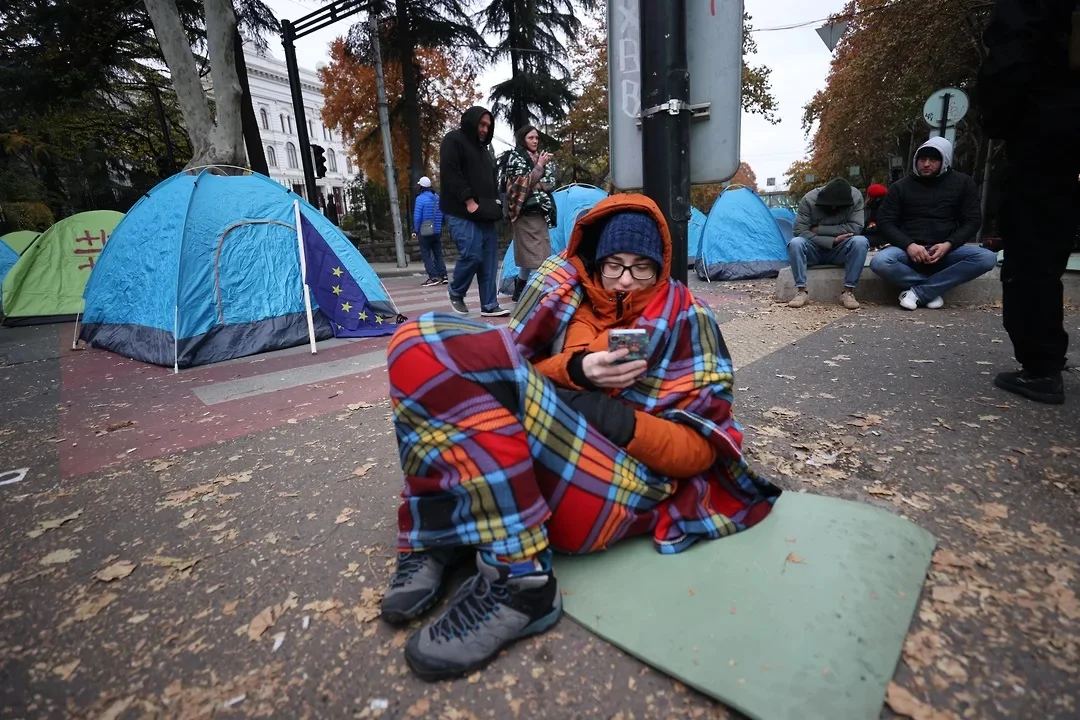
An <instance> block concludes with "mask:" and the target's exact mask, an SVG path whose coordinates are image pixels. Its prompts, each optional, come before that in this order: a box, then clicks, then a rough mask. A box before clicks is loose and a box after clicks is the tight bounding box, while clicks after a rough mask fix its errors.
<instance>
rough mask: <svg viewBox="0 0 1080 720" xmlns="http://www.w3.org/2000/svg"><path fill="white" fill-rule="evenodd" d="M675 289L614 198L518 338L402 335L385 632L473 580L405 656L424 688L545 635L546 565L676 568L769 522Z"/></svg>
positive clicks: (717, 383)
mask: <svg viewBox="0 0 1080 720" xmlns="http://www.w3.org/2000/svg"><path fill="white" fill-rule="evenodd" d="M670 271H671V238H670V235H669V233H668V228H667V223H666V222H665V220H664V217H663V215H662V214H661V213H660V211H659V209H658V208H657V207H656V205H655V204H654V203H653V202H652V201H651V200H649V199H648V198H646V197H644V196H641V195H615V196H612V197H609V198H607V199H605V200H603V201H601V202H600V203H599V204H598V205H597V206H596V207H594V208H593V209H592V210H591V211H590V212H589V213H588V214H587V215H585V216H584V217H583V218H581V219H580V220H579V221H578V222H577V224H576V225H575V227H574V230H573V233H572V236H571V239H570V243H569V246H568V248H567V250H566V251H565V252H563V253H562V254H561V255H559V256H556V257H553V258H550V259H549V260H548V261H547V262H546V263H545V264H544V265H543V266H541V268H540V270H539V273H538V274H537V275H536V276H535V277H534V278H533V280H532V281H531V282H530V284H529V286H528V287H527V289H526V290H525V292H524V293H523V295H522V298H521V302H520V303H519V305H518V306H517V309H516V310H515V312H514V315H513V317H512V318H511V322H510V328H509V331H507V330H506V329H503V328H499V327H493V326H490V325H486V324H484V323H479V322H474V321H470V320H466V319H461V318H457V317H454V316H450V315H444V314H437V313H429V314H425V315H422V316H420V317H419V318H417V319H416V320H414V321H412V322H409V323H406V324H405V325H403V326H402V327H401V328H400V329H399V330H398V331H397V333H396V334H395V335H394V337H393V339H392V341H391V344H390V348H389V351H388V353H389V376H390V385H391V399H392V403H393V408H394V425H395V429H396V432H397V440H398V446H399V450H400V454H401V465H402V469H403V471H404V474H405V489H404V491H403V493H402V498H403V503H402V505H401V507H400V510H399V513H398V531H399V532H398V561H397V567H396V570H395V573H394V576H393V578H392V579H391V581H390V585H389V588H388V589H387V591H386V594H385V596H384V598H383V604H382V614H383V617H384V618H385V619H386V620H387V621H388V622H391V623H395V624H403V623H407V622H410V621H412V620H413V619H414V618H417V617H419V616H420V615H421V614H423V613H424V612H425V611H426V610H427V609H429V608H430V607H431V606H432V605H434V604H435V603H436V601H437V600H438V599H439V597H440V595H441V593H442V591H443V588H444V579H445V578H446V576H447V574H448V572H449V571H450V570H451V568H453V567H454V566H455V565H456V564H457V563H459V562H461V561H463V560H465V559H467V558H469V557H475V562H476V565H477V568H478V573H477V574H476V575H474V576H473V577H472V578H470V579H469V580H468V581H466V582H465V583H464V584H463V585H462V586H461V588H460V589H459V590H458V592H457V594H456V595H455V596H454V597H453V599H452V600H451V601H450V603H449V605H448V607H447V609H446V610H445V612H443V613H442V614H440V615H439V616H438V617H436V618H435V619H433V620H431V621H430V622H428V624H426V625H425V626H423V627H422V628H420V629H419V630H418V631H417V632H415V633H414V634H413V635H412V636H411V637H410V638H409V640H408V642H407V643H406V646H405V658H406V661H407V662H408V664H409V666H410V667H411V668H412V669H413V671H414V672H415V673H416V674H417V675H419V676H420V677H422V678H425V679H428V680H437V679H444V678H448V677H454V676H458V675H463V674H468V673H470V672H472V671H474V670H475V669H477V668H480V667H482V666H483V665H485V664H486V663H487V662H489V661H490V660H491V659H492V658H494V657H495V656H496V655H497V654H498V653H499V651H500V650H501V649H502V648H503V647H505V646H506V645H508V644H510V643H512V642H514V641H515V640H517V639H519V638H522V637H526V636H528V635H532V634H536V633H540V632H543V631H545V630H547V629H548V628H550V627H551V626H552V625H554V624H555V623H556V622H557V621H558V619H559V617H560V615H561V612H562V599H561V595H560V593H559V591H558V586H557V582H556V580H555V577H554V575H553V573H552V571H551V551H552V549H555V550H558V551H560V552H568V553H588V552H597V551H600V550H604V549H605V548H608V547H610V546H611V545H612V544H613V543H615V542H617V541H619V540H621V539H624V538H627V537H631V536H634V535H642V534H646V533H652V536H653V542H654V543H655V544H656V547H657V549H658V551H659V552H662V553H675V552H680V551H681V550H684V549H686V548H687V547H689V546H690V545H691V544H693V543H694V542H696V541H698V540H702V539H716V538H721V537H724V536H726V535H730V534H732V533H736V532H739V531H740V530H744V529H746V528H748V527H751V526H753V525H754V524H756V523H757V522H759V521H761V519H762V518H764V517H765V516H766V515H768V513H769V511H770V510H771V509H772V505H773V503H774V502H775V500H776V498H777V497H778V496H779V494H780V491H779V489H778V488H776V487H775V486H774V485H772V484H771V483H770V482H769V481H768V480H766V479H764V478H762V477H759V476H758V475H757V474H755V473H754V472H753V471H752V470H751V469H750V468H749V467H748V465H747V464H746V462H745V460H744V459H743V455H742V452H741V450H740V445H741V442H742V433H741V430H740V428H739V425H738V424H737V423H736V422H735V421H734V419H733V418H732V415H731V402H732V395H731V390H732V382H733V374H732V365H731V359H730V357H729V356H728V352H727V348H726V347H725V345H724V341H723V338H722V337H721V334H720V329H719V327H718V326H717V323H716V320H715V318H714V317H713V314H712V312H711V311H710V310H709V308H708V307H707V306H706V305H705V304H704V303H702V302H701V301H699V300H697V299H696V298H695V297H694V296H693V295H692V294H691V293H690V291H689V289H688V288H687V287H686V286H684V285H682V284H681V283H679V282H677V281H674V280H672V279H671V277H670ZM626 328H639V329H642V330H645V331H646V333H647V337H648V345H647V348H646V350H645V352H644V359H638V360H629V361H627V358H626V356H627V355H628V354H629V350H628V349H627V348H619V349H617V350H615V351H613V352H612V351H609V349H608V348H609V334H610V332H611V331H612V330H615V329H626Z"/></svg>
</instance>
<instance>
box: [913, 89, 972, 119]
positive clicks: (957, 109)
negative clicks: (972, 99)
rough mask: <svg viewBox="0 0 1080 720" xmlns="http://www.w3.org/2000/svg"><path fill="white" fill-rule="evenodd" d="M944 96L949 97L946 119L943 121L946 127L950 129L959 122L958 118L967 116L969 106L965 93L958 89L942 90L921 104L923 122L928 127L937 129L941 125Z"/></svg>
mask: <svg viewBox="0 0 1080 720" xmlns="http://www.w3.org/2000/svg"><path fill="white" fill-rule="evenodd" d="M946 95H948V96H949V111H948V118H947V120H946V121H945V124H946V126H948V127H952V126H953V125H955V124H956V123H958V122H960V118H962V117H964V115H966V114H967V111H968V106H969V103H968V96H967V93H965V92H964V91H963V90H960V89H958V88H942V89H940V90H937V91H936V92H934V94H933V95H931V96H930V97H928V98H927V99H926V102H925V103H924V104H923V120H925V121H926V124H927V125H929V126H930V127H938V126H939V125H941V111H942V107H943V104H944V99H945V96H946Z"/></svg>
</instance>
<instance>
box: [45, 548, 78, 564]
mask: <svg viewBox="0 0 1080 720" xmlns="http://www.w3.org/2000/svg"><path fill="white" fill-rule="evenodd" d="M81 553H82V551H81V550H69V549H68V548H60V549H59V550H53V551H52V552H51V553H49V554H48V555H46V556H45V557H43V558H41V564H42V565H59V564H61V563H66V562H71V561H72V560H74V559H75V558H77V557H79V555H80V554H81Z"/></svg>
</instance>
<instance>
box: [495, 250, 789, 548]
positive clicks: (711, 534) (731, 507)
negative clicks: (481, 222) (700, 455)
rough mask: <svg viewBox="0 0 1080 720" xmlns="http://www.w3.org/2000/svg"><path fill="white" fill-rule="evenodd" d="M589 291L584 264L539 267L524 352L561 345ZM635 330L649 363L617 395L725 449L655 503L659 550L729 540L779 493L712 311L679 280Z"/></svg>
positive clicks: (516, 325)
mask: <svg viewBox="0 0 1080 720" xmlns="http://www.w3.org/2000/svg"><path fill="white" fill-rule="evenodd" d="M584 294H585V292H584V289H583V287H582V285H581V282H580V278H579V277H578V270H577V268H575V267H574V265H572V264H571V263H570V262H569V261H567V260H566V259H565V258H564V257H562V256H556V257H552V258H550V259H549V260H548V261H547V262H546V263H545V264H544V265H543V266H542V267H541V268H540V269H539V272H538V273H537V276H536V277H535V278H534V279H533V281H532V283H530V285H529V287H528V288H527V289H526V290H525V292H524V293H523V294H522V298H521V301H520V302H519V303H518V305H517V308H516V309H515V311H514V315H513V316H512V317H511V319H510V330H511V332H512V334H513V336H514V339H515V343H516V345H517V349H518V351H519V352H520V353H521V354H522V356H523V357H525V358H526V359H528V360H534V359H539V358H542V357H545V356H548V355H552V354H555V353H557V352H558V351H559V350H560V346H561V341H562V338H563V337H564V335H565V332H566V329H567V326H568V325H569V323H570V319H571V318H572V317H573V315H574V312H575V311H576V310H577V308H578V306H580V305H581V302H582V300H583V299H584ZM635 327H638V328H642V329H644V330H645V331H646V332H648V334H649V348H648V357H649V370H648V372H647V373H646V375H645V377H643V378H642V379H641V380H639V381H638V382H637V383H635V384H634V385H632V386H631V387H629V388H626V389H625V390H622V391H620V392H619V393H618V397H619V398H620V399H622V400H623V401H624V402H626V403H629V404H630V405H631V406H633V407H634V408H636V409H639V410H643V411H645V412H647V413H649V414H652V415H655V416H657V417H660V418H663V419H666V420H671V421H673V422H679V423H684V424H686V425H689V426H691V427H693V428H695V429H696V430H698V432H700V433H701V434H702V435H704V436H705V437H707V438H709V440H711V441H712V442H713V444H714V445H715V446H716V447H717V448H718V449H719V451H720V452H719V453H718V456H719V459H718V460H717V462H716V463H715V464H714V466H713V467H712V468H711V469H710V470H709V471H707V472H705V473H703V474H701V475H699V476H697V477H694V478H690V479H687V480H677V481H675V480H671V481H669V482H671V483H672V485H673V486H674V487H673V492H672V495H671V496H670V497H668V498H666V499H664V500H663V501H662V502H661V503H660V504H659V506H658V507H657V508H656V511H657V513H658V517H657V521H656V524H655V527H654V530H653V533H654V540H655V542H656V545H657V548H658V549H659V550H660V552H664V553H674V552H678V551H680V550H682V549H684V548H686V547H688V546H689V545H690V544H692V543H693V542H694V541H696V540H698V539H702V538H710V539H711V538H718V537H723V536H725V535H730V534H732V533H734V532H738V531H739V530H743V529H745V528H747V527H750V526H751V525H753V524H755V523H757V522H758V521H760V520H761V519H762V518H763V517H765V516H766V515H767V514H768V512H769V510H770V509H771V506H772V504H773V503H774V502H775V500H776V498H777V497H779V495H780V490H779V488H777V487H776V486H774V485H773V484H772V483H770V482H769V481H768V480H766V479H765V478H762V477H761V476H759V475H757V474H756V473H755V472H754V471H753V470H752V469H751V468H750V467H749V465H747V463H746V461H745V459H744V458H743V455H742V450H741V445H742V429H741V428H740V426H739V424H738V423H737V422H736V421H735V419H734V417H733V416H732V413H731V403H732V394H731V388H732V382H733V380H734V374H733V368H732V364H731V357H730V355H729V354H728V351H727V346H726V345H725V344H724V340H723V337H722V336H721V334H720V329H719V327H718V325H717V323H716V319H715V317H714V316H713V314H712V311H711V310H709V308H708V306H706V305H705V304H704V303H702V302H700V301H699V300H698V299H697V298H695V297H694V296H693V294H692V293H691V292H690V290H689V289H688V288H687V287H686V286H685V285H683V284H681V283H678V282H675V281H671V282H670V283H668V289H667V292H666V293H665V292H660V293H657V295H656V297H655V298H654V299H653V300H652V302H650V303H649V305H648V306H647V307H646V308H645V311H644V313H643V314H642V317H641V318H639V320H638V322H637V324H636V325H635Z"/></svg>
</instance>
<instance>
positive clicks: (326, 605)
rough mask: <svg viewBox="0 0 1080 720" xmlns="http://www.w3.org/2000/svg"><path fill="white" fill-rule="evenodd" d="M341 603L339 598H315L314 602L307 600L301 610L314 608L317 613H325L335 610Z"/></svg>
mask: <svg viewBox="0 0 1080 720" xmlns="http://www.w3.org/2000/svg"><path fill="white" fill-rule="evenodd" d="M343 604H344V603H342V602H341V601H340V600H333V599H331V600H316V601H315V602H309V603H308V604H307V605H305V606H304V607H302V608H301V610H314V611H315V612H317V613H325V612H330V611H331V610H336V609H338V608H339V607H342V605H343Z"/></svg>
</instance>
